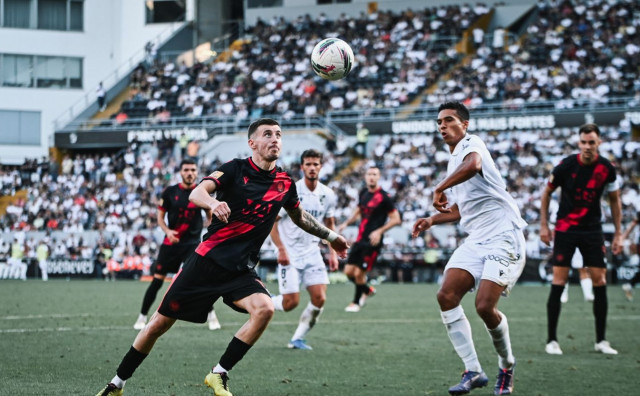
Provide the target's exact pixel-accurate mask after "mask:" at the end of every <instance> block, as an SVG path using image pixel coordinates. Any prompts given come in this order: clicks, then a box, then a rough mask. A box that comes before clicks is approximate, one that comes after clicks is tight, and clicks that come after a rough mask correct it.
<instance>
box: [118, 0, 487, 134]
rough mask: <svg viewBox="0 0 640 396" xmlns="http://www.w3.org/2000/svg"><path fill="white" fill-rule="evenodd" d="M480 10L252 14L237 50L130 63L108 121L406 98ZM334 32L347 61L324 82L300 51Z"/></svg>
mask: <svg viewBox="0 0 640 396" xmlns="http://www.w3.org/2000/svg"><path fill="white" fill-rule="evenodd" d="M488 11H489V9H488V8H487V7H486V6H485V5H483V4H482V3H478V4H477V5H476V6H474V7H473V8H472V7H470V6H468V5H462V6H460V5H449V6H439V7H433V8H425V9H423V10H417V11H412V10H407V11H403V12H393V11H379V12H375V13H372V14H364V13H363V14H361V15H360V16H359V17H357V18H349V17H347V16H346V15H342V16H340V17H339V18H337V19H336V20H330V19H328V18H327V17H326V16H325V15H324V14H320V15H319V16H318V17H316V18H312V17H310V16H309V15H305V16H300V17H298V18H296V19H294V20H285V19H283V18H282V17H280V18H276V17H274V18H273V19H272V20H270V21H263V20H259V21H258V22H257V23H256V25H255V26H253V27H251V28H249V29H248V30H247V36H246V37H245V43H244V44H243V45H242V46H241V47H240V48H239V49H237V50H235V51H233V52H232V53H231V54H230V55H229V56H227V57H226V58H223V57H220V58H218V59H217V60H216V61H215V62H213V63H197V64H195V65H193V66H191V67H188V66H187V65H186V64H185V63H174V62H168V63H158V62H154V63H152V64H147V65H143V64H141V65H139V66H138V68H136V70H135V71H134V73H133V75H132V79H131V99H130V100H129V101H127V102H125V103H124V104H123V106H122V109H121V112H120V113H119V114H118V116H119V117H120V119H119V120H116V122H118V123H125V122H129V123H132V122H133V121H131V120H130V119H131V118H140V117H142V118H147V119H148V121H149V122H150V123H157V124H162V123H166V122H169V120H170V119H171V117H175V116H183V117H200V116H206V115H216V116H231V115H234V116H236V117H237V118H239V119H246V118H252V119H253V118H257V117H259V116H261V115H262V114H279V115H281V116H283V117H284V118H287V117H292V116H293V115H294V114H299V115H302V114H304V115H306V116H315V115H322V114H325V113H326V112H328V111H336V110H344V109H372V108H380V107H387V108H389V107H398V106H402V105H406V104H408V103H409V102H410V101H411V99H413V98H414V97H415V96H416V95H418V94H420V93H421V92H422V91H423V90H424V89H425V88H427V87H428V86H430V85H431V84H433V83H435V82H436V80H437V78H438V76H440V75H442V74H444V73H445V72H446V71H447V70H449V69H450V68H451V67H453V66H454V65H455V64H456V63H457V62H458V61H459V60H460V59H461V55H460V54H458V53H457V52H456V50H455V43H456V42H457V41H459V40H460V38H461V37H462V32H463V31H464V30H465V29H467V28H469V27H470V26H471V24H472V23H473V22H474V21H475V20H477V18H479V17H480V16H481V15H484V14H486V13H487V12H488ZM334 36H335V37H340V38H343V39H344V40H346V41H347V42H348V43H349V44H350V45H351V47H352V48H353V51H354V54H355V58H356V59H355V65H356V66H355V67H354V69H353V71H352V75H351V76H350V77H349V78H348V79H344V80H340V81H333V82H331V81H326V80H322V79H321V78H319V77H317V76H315V74H314V73H313V71H312V68H311V66H310V63H309V54H310V53H311V50H312V49H313V47H314V45H315V44H316V43H317V42H318V41H320V40H321V39H322V38H324V37H334ZM438 43H441V45H438Z"/></svg>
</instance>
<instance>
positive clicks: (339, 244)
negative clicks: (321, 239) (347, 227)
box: [330, 235, 349, 258]
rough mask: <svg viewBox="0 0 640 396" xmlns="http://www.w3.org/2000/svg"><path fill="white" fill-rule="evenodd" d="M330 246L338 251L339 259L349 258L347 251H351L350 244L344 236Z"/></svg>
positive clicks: (340, 236)
mask: <svg viewBox="0 0 640 396" xmlns="http://www.w3.org/2000/svg"><path fill="white" fill-rule="evenodd" d="M330 245H331V247H332V248H333V250H335V251H336V254H337V255H338V257H340V258H346V257H347V249H349V243H347V240H346V239H345V238H344V237H343V236H342V235H339V236H338V237H337V238H336V239H335V240H334V241H333V242H331V243H330Z"/></svg>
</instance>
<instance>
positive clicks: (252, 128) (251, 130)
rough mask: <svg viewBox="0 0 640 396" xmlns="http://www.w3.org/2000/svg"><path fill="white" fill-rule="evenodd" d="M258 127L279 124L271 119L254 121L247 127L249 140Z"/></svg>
mask: <svg viewBox="0 0 640 396" xmlns="http://www.w3.org/2000/svg"><path fill="white" fill-rule="evenodd" d="M260 125H277V126H280V123H278V121H276V120H274V119H273V118H260V119H258V120H255V121H254V122H252V123H251V125H249V133H248V134H247V138H248V139H251V135H253V133H254V132H255V131H256V130H257V129H258V127H259V126H260Z"/></svg>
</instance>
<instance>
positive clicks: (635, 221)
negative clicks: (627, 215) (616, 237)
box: [622, 218, 638, 239]
mask: <svg viewBox="0 0 640 396" xmlns="http://www.w3.org/2000/svg"><path fill="white" fill-rule="evenodd" d="M637 225H638V219H637V218H635V219H633V220H631V223H630V224H629V226H628V227H627V229H626V230H624V232H623V233H622V239H627V238H629V235H631V231H633V228H634V227H635V226H637Z"/></svg>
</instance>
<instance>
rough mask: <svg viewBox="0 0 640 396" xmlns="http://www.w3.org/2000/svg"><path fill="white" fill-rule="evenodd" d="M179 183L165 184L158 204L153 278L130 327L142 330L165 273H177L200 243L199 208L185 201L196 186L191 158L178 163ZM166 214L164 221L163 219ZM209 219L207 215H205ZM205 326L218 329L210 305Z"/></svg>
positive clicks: (196, 167) (200, 224)
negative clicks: (159, 232)
mask: <svg viewBox="0 0 640 396" xmlns="http://www.w3.org/2000/svg"><path fill="white" fill-rule="evenodd" d="M180 177H181V178H182V182H180V183H178V184H174V185H172V186H169V187H167V188H166V189H165V190H164V191H163V192H162V196H161V197H160V202H159V203H158V216H157V219H158V225H159V226H160V228H161V229H162V231H163V232H164V233H165V235H166V236H165V238H164V240H163V241H162V245H161V246H160V251H159V252H158V258H157V259H156V262H155V265H154V267H153V279H152V280H151V283H150V284H149V287H147V291H146V292H145V294H144V298H143V299H142V307H141V308H140V314H139V315H138V319H137V320H136V323H135V324H134V325H133V328H134V329H136V330H142V329H143V328H144V326H145V325H146V324H147V314H148V313H149V309H150V308H151V305H152V304H153V302H154V301H155V299H156V296H157V295H158V291H159V290H160V288H161V287H162V284H163V283H164V279H165V278H166V277H167V274H169V273H171V274H175V273H177V272H178V269H179V268H180V265H181V264H182V263H183V262H184V261H185V260H186V259H187V257H189V255H190V254H191V253H193V251H194V250H195V249H196V247H197V246H198V244H199V243H200V235H201V233H202V226H203V222H202V208H200V207H198V206H196V205H195V204H193V203H191V202H189V194H191V191H192V190H193V189H194V188H195V187H196V178H197V177H198V165H197V164H196V162H195V161H194V160H193V159H190V158H185V159H184V160H182V162H181V163H180ZM165 215H166V220H165ZM207 218H208V219H210V218H211V214H210V213H208V214H207ZM207 321H208V322H209V329H211V330H216V329H219V328H220V322H219V321H218V318H217V316H216V313H215V311H214V310H213V308H212V309H211V311H210V312H209V315H208V317H207Z"/></svg>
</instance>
